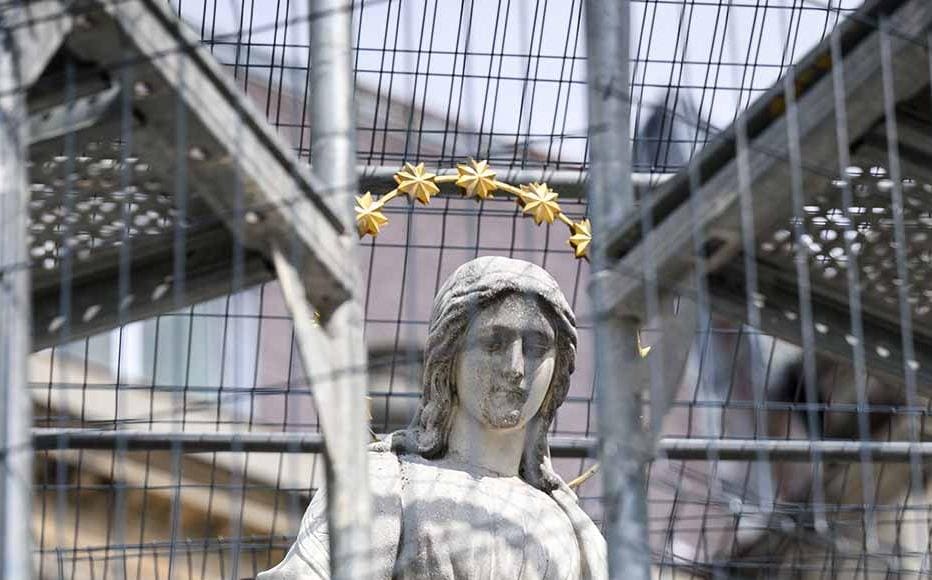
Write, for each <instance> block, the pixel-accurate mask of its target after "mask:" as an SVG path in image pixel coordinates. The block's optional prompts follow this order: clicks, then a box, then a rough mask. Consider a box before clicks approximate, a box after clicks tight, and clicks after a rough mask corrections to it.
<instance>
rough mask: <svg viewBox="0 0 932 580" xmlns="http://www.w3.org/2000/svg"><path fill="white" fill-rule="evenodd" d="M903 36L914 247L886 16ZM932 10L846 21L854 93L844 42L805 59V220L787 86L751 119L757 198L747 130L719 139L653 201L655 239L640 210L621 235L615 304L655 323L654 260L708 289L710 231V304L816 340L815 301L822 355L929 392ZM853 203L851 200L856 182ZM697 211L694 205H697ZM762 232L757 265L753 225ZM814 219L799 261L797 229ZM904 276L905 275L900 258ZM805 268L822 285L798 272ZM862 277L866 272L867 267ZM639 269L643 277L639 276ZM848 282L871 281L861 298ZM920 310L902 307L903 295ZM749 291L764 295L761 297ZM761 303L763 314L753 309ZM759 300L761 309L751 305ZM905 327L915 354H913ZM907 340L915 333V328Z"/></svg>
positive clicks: (873, 5) (895, 61)
mask: <svg viewBox="0 0 932 580" xmlns="http://www.w3.org/2000/svg"><path fill="white" fill-rule="evenodd" d="M881 17H883V18H886V19H888V22H889V24H890V27H891V29H892V30H896V31H897V33H896V34H891V35H890V36H889V37H887V38H888V41H889V47H890V54H891V58H890V61H889V66H888V70H887V71H886V72H887V73H889V74H890V78H891V79H892V80H893V82H892V83H891V84H892V89H893V92H892V94H893V95H895V111H896V112H895V116H896V122H897V123H896V128H897V131H896V133H897V135H898V141H899V142H898V151H899V155H898V160H899V162H900V166H901V176H902V179H901V181H900V183H899V189H900V190H901V191H902V200H903V203H902V220H903V221H902V223H903V226H904V232H905V244H904V247H903V248H898V245H897V241H896V238H895V231H894V223H895V222H894V210H895V209H896V208H895V207H894V203H893V200H894V197H893V195H892V194H893V192H894V183H893V182H892V181H891V178H890V170H889V167H888V166H889V163H890V161H889V158H888V147H887V138H886V134H887V131H886V111H885V101H884V87H883V79H884V74H883V73H884V71H883V66H884V63H883V62H882V59H881V50H880V41H881V32H880V31H879V29H878V27H877V24H876V23H877V22H878V19H879V18H881ZM930 27H932V5H930V4H929V3H927V2H921V1H918V0H873V1H870V2H866V3H865V4H864V6H863V7H862V8H861V9H860V11H859V14H857V15H855V16H853V17H852V18H850V19H849V20H848V21H846V22H845V23H843V24H842V25H841V26H840V27H839V28H838V30H837V32H836V34H837V36H835V38H834V40H836V41H837V45H836V49H837V50H838V51H839V54H841V55H843V61H842V64H843V67H844V68H843V70H844V83H845V84H844V85H843V87H844V93H843V95H841V94H840V93H838V92H836V86H835V84H834V77H833V74H832V72H833V70H834V67H836V66H838V64H839V63H838V61H837V59H836V58H833V52H832V47H831V40H828V39H827V40H826V41H825V42H823V43H822V44H821V45H820V46H818V47H816V48H815V49H814V50H813V51H812V52H811V53H810V54H809V55H808V56H806V57H805V58H804V59H802V60H801V61H800V64H799V66H798V68H797V69H796V77H795V79H796V82H795V84H794V85H793V86H794V89H795V92H796V95H795V96H796V103H797V108H796V112H797V116H796V119H798V121H797V122H798V135H799V141H798V143H799V147H800V152H799V153H800V156H799V159H800V160H801V162H800V163H799V167H798V168H796V169H799V171H800V173H801V178H802V191H801V196H802V199H803V202H802V207H801V208H800V210H801V211H799V213H797V212H796V208H795V207H794V202H793V195H792V191H793V188H792V187H791V184H792V176H793V170H794V168H793V167H792V165H791V159H792V156H791V148H790V135H791V133H790V131H789V128H790V126H789V124H788V117H787V112H786V111H787V95H786V93H785V87H784V84H783V82H782V81H781V82H779V83H778V84H777V85H776V86H774V87H773V88H772V89H771V90H770V91H768V92H767V93H766V94H765V95H763V96H762V98H761V99H760V100H759V101H758V102H757V103H755V104H754V105H753V106H752V107H750V108H749V110H748V111H747V112H746V113H745V114H744V115H743V116H742V120H741V123H742V124H743V126H744V127H745V128H746V132H747V135H748V140H747V156H746V163H747V165H746V166H745V168H744V169H745V170H746V171H747V175H748V176H749V178H750V179H749V183H748V184H747V189H746V191H747V198H746V199H745V200H744V201H743V202H742V199H741V182H740V180H739V166H738V161H739V156H738V155H737V148H738V139H737V137H736V135H737V134H736V128H735V127H732V128H730V129H729V130H728V131H726V132H725V133H724V134H723V135H720V136H719V137H718V139H717V140H715V141H714V142H713V143H712V144H710V146H708V147H707V148H706V149H705V150H704V151H702V152H701V153H700V154H699V155H698V156H697V158H696V159H695V160H694V161H693V166H692V168H691V169H690V170H687V171H683V172H682V173H681V174H679V175H677V176H676V177H674V178H673V179H672V180H671V181H670V182H669V183H668V184H666V185H665V186H663V187H661V188H658V189H657V190H656V191H653V192H651V193H650V194H649V197H647V198H645V200H644V201H645V203H646V204H647V207H646V211H647V212H649V213H650V214H651V221H652V223H653V224H654V226H653V227H652V229H651V230H649V231H644V230H642V229H641V223H642V221H641V220H642V217H643V214H641V213H640V212H635V215H631V216H629V218H628V219H627V221H626V222H625V223H624V224H622V225H621V227H619V228H618V231H617V232H613V233H612V235H611V236H610V240H609V241H608V244H609V247H610V248H611V251H612V253H613V254H614V255H615V256H616V257H617V258H618V259H619V260H620V261H619V265H618V271H619V273H620V274H621V276H619V277H618V278H617V279H616V280H615V281H614V282H613V283H614V290H615V294H616V296H617V300H618V302H617V306H616V308H618V309H621V310H629V311H632V312H634V313H642V312H643V309H644V306H643V303H644V299H643V283H644V277H643V272H642V270H643V267H644V266H643V265H644V264H650V263H653V264H654V265H655V268H656V276H657V281H658V283H659V285H660V287H661V288H666V289H670V290H672V291H674V292H680V293H683V294H687V295H689V294H694V293H695V292H696V291H697V287H696V273H697V270H696V264H697V257H696V252H695V246H694V237H693V236H694V235H695V233H696V232H701V235H702V236H703V240H704V242H703V248H704V251H703V253H704V259H703V262H704V264H703V265H704V268H703V270H704V271H705V272H706V273H707V274H708V278H707V283H708V284H707V285H708V293H709V299H710V301H711V306H712V307H713V309H714V310H717V311H718V312H719V314H721V315H723V316H726V317H729V318H731V319H733V320H735V321H739V320H742V321H746V320H748V313H749V311H751V312H755V313H756V317H759V319H760V322H759V324H760V326H761V327H762V328H761V329H762V330H763V331H765V332H767V333H770V334H773V335H776V336H779V337H781V338H784V339H787V340H790V341H792V342H795V343H797V344H802V342H803V340H802V336H803V329H802V324H801V323H802V319H803V317H802V314H803V312H802V310H803V309H802V307H801V304H802V303H803V302H801V301H805V303H807V304H808V306H811V314H812V323H813V329H814V340H815V347H816V348H817V349H819V350H820V351H822V352H823V353H826V354H830V355H833V356H835V357H839V358H844V359H851V358H852V357H855V356H860V354H858V353H863V355H864V358H865V362H866V364H867V369H868V371H869V372H873V373H879V374H881V375H883V376H884V377H886V378H887V379H890V380H893V381H902V380H904V378H906V377H907V375H911V374H912V373H915V374H916V376H917V377H918V383H919V388H920V389H921V390H924V391H926V392H929V391H930V390H932V324H930V320H932V278H930V276H932V171H930V168H932V139H930V138H929V135H930V131H929V128H930V127H932V103H930V100H929V94H930V92H929V77H928V74H929V73H928V71H929V62H930V60H929V59H930V54H929V52H928V50H927V48H926V47H925V46H924V45H922V44H921V43H915V42H913V41H912V40H911V38H913V37H915V38H925V37H926V34H927V33H928V32H929V30H930ZM839 96H842V97H843V98H844V103H845V108H846V113H847V117H846V123H845V125H844V129H845V130H846V132H845V133H842V134H847V136H848V146H849V154H850V161H849V162H848V166H847V167H844V168H843V167H842V164H841V163H839V160H838V144H837V136H838V135H839V132H838V130H837V129H838V123H839V118H838V117H837V116H836V98H838V97H839ZM845 185H847V186H848V187H850V191H851V195H852V201H851V202H850V203H849V204H847V207H846V204H845V203H844V202H843V196H842V194H843V192H844V188H843V186H845ZM693 201H695V203H693ZM742 207H744V208H746V209H749V210H750V212H749V215H750V216H751V222H752V223H753V228H754V229H753V238H752V239H751V240H750V243H751V246H752V247H753V251H754V255H753V260H750V261H748V260H747V255H746V253H745V248H746V246H745V244H746V242H747V241H748V236H747V235H746V234H747V223H749V222H748V221H747V219H746V218H747V216H744V217H743V216H742V213H741V212H742ZM797 225H802V228H803V232H804V233H803V235H802V238H801V243H802V244H803V245H804V246H805V251H804V252H802V253H800V254H797V251H796V249H797V248H796V245H795V229H796V226H797ZM898 249H901V250H902V252H901V255H902V259H903V266H904V267H905V270H906V272H907V274H906V276H901V275H900V273H899V270H898V262H897V250H898ZM798 255H800V256H802V257H803V259H804V260H805V261H806V266H807V267H808V272H809V276H808V278H809V283H810V285H809V286H807V281H806V280H800V279H798V277H797V268H796V260H797V256H798ZM855 265H856V270H853V271H852V268H853V267H855ZM635 272H640V274H639V275H632V273H635ZM849 272H853V273H856V276H855V278H856V279H857V287H856V288H853V290H854V292H849V286H848V280H849ZM902 288H905V290H906V292H905V294H906V299H905V304H906V306H907V308H905V309H904V310H903V312H901V311H900V290H901V289H902ZM749 291H750V293H749ZM749 302H750V305H749ZM749 306H750V308H749ZM904 332H907V333H910V334H911V338H912V345H913V349H912V350H914V352H913V353H911V354H910V353H909V351H908V350H907V353H906V355H904V352H903V351H904ZM907 336H908V334H907Z"/></svg>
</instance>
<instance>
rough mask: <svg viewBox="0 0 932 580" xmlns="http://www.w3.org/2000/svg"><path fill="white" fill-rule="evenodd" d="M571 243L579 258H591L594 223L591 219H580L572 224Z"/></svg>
mask: <svg viewBox="0 0 932 580" xmlns="http://www.w3.org/2000/svg"><path fill="white" fill-rule="evenodd" d="M570 231H571V232H572V234H573V235H571V236H570V241H569V244H570V246H571V247H572V248H573V251H574V252H575V254H576V257H577V258H585V259H587V260H588V259H589V244H590V243H592V224H591V223H590V222H589V220H579V221H578V222H573V223H572V224H571V225H570Z"/></svg>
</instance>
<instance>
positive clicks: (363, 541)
mask: <svg viewBox="0 0 932 580" xmlns="http://www.w3.org/2000/svg"><path fill="white" fill-rule="evenodd" d="M309 17H310V79H309V82H310V89H311V105H310V106H311V116H310V119H311V169H312V171H313V173H314V174H315V175H316V176H317V177H318V178H320V180H321V182H322V183H323V185H324V191H322V192H320V193H321V195H322V196H323V198H324V200H325V201H326V202H327V203H328V204H329V205H330V207H331V208H332V209H333V210H334V213H336V215H339V216H340V217H341V218H342V219H343V223H344V228H345V231H347V232H353V231H355V221H354V217H353V209H352V208H353V195H355V194H356V193H357V190H358V183H357V177H356V139H355V129H356V122H355V100H354V92H353V67H352V63H353V61H352V46H351V38H352V20H353V19H352V17H353V3H352V1H351V0H311V2H310V14H309ZM346 238H347V242H346V246H345V247H344V248H343V250H344V251H345V252H346V254H345V259H346V260H347V261H348V263H349V264H350V265H351V268H353V267H355V259H356V256H355V252H354V251H353V250H354V249H355V244H354V243H353V241H352V240H353V236H351V235H349V236H346ZM281 263H282V261H281V256H278V258H277V260H276V265H277V267H278V266H279V265H281ZM285 269H287V268H285ZM357 287H358V284H357ZM356 298H357V296H352V297H351V299H350V300H348V301H347V302H346V303H344V304H343V305H342V306H340V307H339V308H338V309H337V311H336V312H335V313H334V314H333V315H332V316H331V317H330V318H329V319H328V320H325V321H323V326H324V329H323V330H324V332H325V333H326V334H327V335H328V338H329V342H330V345H331V347H332V348H330V349H329V358H330V360H329V361H327V364H330V365H332V366H333V368H334V369H335V370H336V371H337V373H336V378H335V379H334V380H332V381H329V382H328V384H327V385H320V387H319V388H316V389H315V396H316V400H317V408H318V411H319V412H320V413H321V415H322V417H321V423H322V426H323V430H324V439H325V453H326V457H327V461H326V465H327V521H328V525H329V531H330V568H331V577H332V578H334V579H340V580H349V579H355V578H366V577H368V576H369V575H370V574H371V569H370V566H369V561H370V552H371V550H370V546H371V537H370V520H371V500H370V497H369V478H368V469H367V464H366V460H367V458H366V443H367V442H368V441H369V438H368V437H369V431H368V424H367V411H366V372H365V370H364V369H365V368H366V358H365V357H366V351H365V346H364V341H363V334H362V316H361V313H360V311H359V306H358V301H357V300H356ZM308 314H309V313H308ZM302 322H303V323H304V325H305V326H306V325H309V324H311V323H312V320H311V319H310V318H308V319H306V320H303V321H302ZM296 324H297V321H296ZM296 328H297V326H296ZM304 330H305V332H304V333H303V334H304V335H311V334H313V329H311V328H305V329H304ZM309 347H310V345H305V348H304V349H302V350H304V351H305V353H304V355H303V356H304V358H305V359H306V360H307V359H310V358H311V356H310V355H311V354H312V353H310V352H308V351H309V350H312V349H311V348H309ZM316 356H317V357H320V356H328V355H326V354H324V353H321V352H319V351H318V352H317V353H316ZM360 369H362V370H360ZM307 371H308V372H313V371H312V370H311V368H309V367H307ZM323 415H326V416H323Z"/></svg>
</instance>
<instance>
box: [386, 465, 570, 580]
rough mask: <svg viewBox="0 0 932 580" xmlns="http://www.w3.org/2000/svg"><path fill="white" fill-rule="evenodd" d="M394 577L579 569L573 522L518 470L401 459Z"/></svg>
mask: <svg viewBox="0 0 932 580" xmlns="http://www.w3.org/2000/svg"><path fill="white" fill-rule="evenodd" d="M401 477H402V480H403V485H402V526H401V538H400V542H399V547H398V555H397V560H396V564H395V578H399V579H407V578H435V579H454V578H456V579H464V580H465V579H473V578H476V579H479V578H483V579H485V578H508V579H509V580H521V579H535V580H536V579H540V580H550V579H553V580H565V579H566V580H568V579H577V578H579V576H580V555H579V549H578V546H577V543H576V542H577V540H576V534H575V531H574V529H573V526H572V524H571V522H570V520H569V518H568V517H567V515H566V514H565V513H564V511H563V510H562V509H561V507H560V506H559V504H557V502H556V501H554V499H553V498H551V497H550V496H549V495H547V494H546V493H543V492H542V491H540V490H538V489H536V488H534V487H532V486H531V485H529V484H527V483H526V482H524V481H523V480H521V479H520V478H518V477H489V476H481V475H475V474H470V473H468V472H466V471H462V470H459V469H450V468H447V467H443V466H438V465H437V464H435V463H428V462H422V461H421V460H412V461H402V467H401Z"/></svg>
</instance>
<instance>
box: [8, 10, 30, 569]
mask: <svg viewBox="0 0 932 580" xmlns="http://www.w3.org/2000/svg"><path fill="white" fill-rule="evenodd" d="M0 35H2V37H0V224H3V225H2V227H0V452H2V455H0V510H2V511H0V526H2V527H0V546H2V548H0V549H2V553H0V578H2V579H14V578H31V577H32V541H31V540H32V537H31V534H30V522H31V521H32V518H31V509H30V508H31V505H32V502H31V501H30V491H31V486H32V445H31V440H30V431H29V430H30V427H31V426H32V407H31V405H30V400H29V391H28V390H27V388H26V387H27V383H26V373H27V366H26V365H27V357H28V356H29V350H30V346H29V342H30V320H31V317H30V295H29V268H28V265H29V261H28V257H27V253H26V216H27V214H26V208H27V197H26V196H28V188H27V187H26V172H25V167H26V149H25V127H26V107H25V99H24V96H23V95H24V90H25V89H24V88H23V86H22V83H21V78H22V77H21V74H20V73H21V70H22V69H21V68H20V63H19V62H18V61H19V58H18V56H19V55H18V54H17V51H16V49H15V48H16V44H15V42H14V40H13V36H12V30H11V28H10V27H8V26H6V25H5V24H4V23H3V22H2V21H0Z"/></svg>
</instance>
